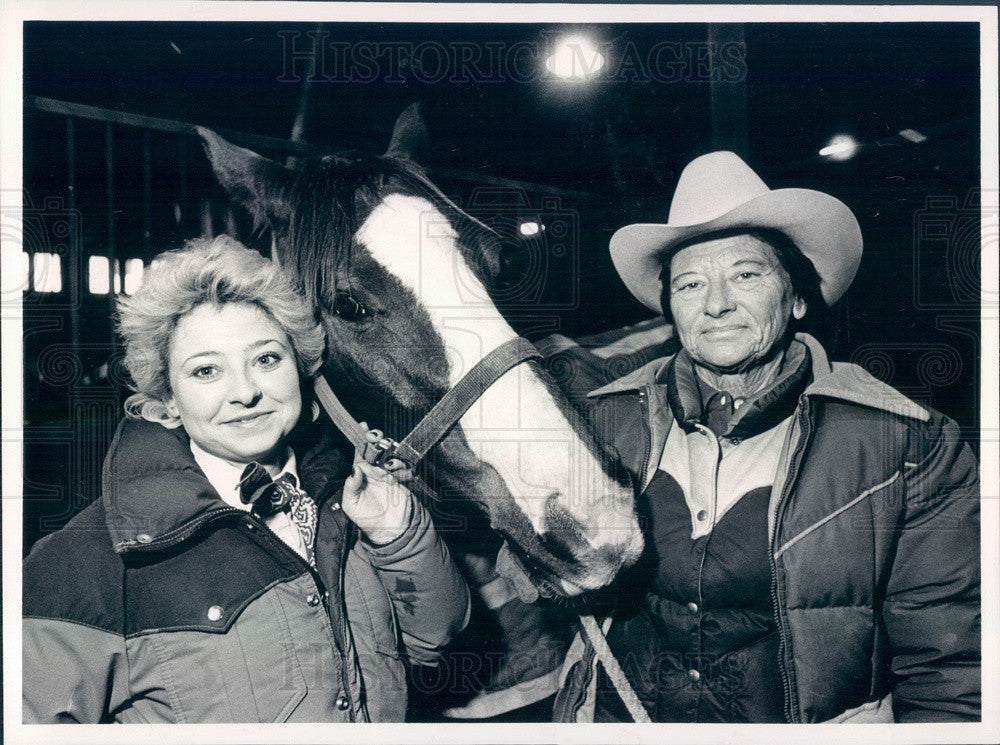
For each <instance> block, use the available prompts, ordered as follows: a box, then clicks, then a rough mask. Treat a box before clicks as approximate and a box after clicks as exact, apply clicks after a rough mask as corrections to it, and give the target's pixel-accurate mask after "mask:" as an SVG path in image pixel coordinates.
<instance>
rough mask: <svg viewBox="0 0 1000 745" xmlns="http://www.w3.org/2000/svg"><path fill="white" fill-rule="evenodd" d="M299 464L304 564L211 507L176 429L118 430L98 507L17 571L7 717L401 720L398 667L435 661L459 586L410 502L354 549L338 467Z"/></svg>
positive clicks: (254, 528) (316, 460) (325, 454)
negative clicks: (311, 534)
mask: <svg viewBox="0 0 1000 745" xmlns="http://www.w3.org/2000/svg"><path fill="white" fill-rule="evenodd" d="M331 461H333V462H331ZM299 463H300V466H299V476H300V478H301V481H302V484H303V487H304V488H305V489H306V491H307V492H308V493H310V494H311V495H313V496H314V498H315V499H316V501H317V503H318V506H319V522H318V527H317V538H316V551H315V555H316V564H317V566H316V568H315V569H313V568H312V567H311V566H310V565H309V564H308V563H307V562H305V561H303V560H302V559H301V558H300V557H299V556H298V554H296V553H295V552H294V551H293V550H292V549H291V548H289V547H288V546H287V545H286V544H285V543H284V542H283V541H282V540H281V539H279V538H278V537H277V536H276V535H275V534H274V533H273V532H272V531H271V530H270V529H269V528H268V527H267V526H266V525H265V524H264V522H263V521H261V520H260V519H258V518H256V517H255V516H252V515H250V514H249V513H246V512H243V511H241V510H238V509H235V508H232V507H229V506H228V505H226V504H225V503H224V502H223V501H222V500H221V498H220V497H219V496H218V495H217V494H216V493H215V492H214V490H213V489H212V487H211V486H210V485H209V482H208V481H207V480H206V478H205V476H204V475H203V474H202V472H201V471H200V470H199V468H198V467H197V465H196V464H195V461H194V459H193V457H192V455H191V451H190V449H189V446H188V442H187V438H186V435H185V434H184V432H183V430H167V429H164V428H163V427H161V426H159V425H157V424H153V423H149V422H141V421H128V420H126V421H123V422H122V423H121V425H120V426H119V428H118V431H117V433H116V435H115V438H114V441H113V443H112V445H111V448H110V450H109V453H108V456H107V458H106V460H105V464H104V473H103V480H104V491H103V497H102V498H101V499H99V500H98V501H96V502H94V503H93V504H91V505H90V506H89V507H87V508H86V509H84V510H83V511H82V512H81V513H80V514H79V515H77V516H76V517H75V518H74V519H73V520H72V521H70V522H69V523H68V524H67V525H66V526H65V527H64V528H63V529H62V530H60V531H58V532H57V533H54V534H52V535H50V536H47V537H46V538H44V539H42V540H41V541H39V542H38V543H37V544H36V545H35V547H34V548H33V550H32V552H31V554H30V555H29V556H28V558H27V559H26V560H25V563H24V603H23V615H24V621H23V630H24V631H23V661H24V668H23V670H24V673H23V675H24V677H23V681H24V695H23V701H24V721H25V722H26V723H59V722H90V723H96V722H283V721H300V722H303V721H304V722H337V721H369V720H370V721H401V720H402V719H403V717H404V715H405V712H406V705H407V691H406V675H405V670H404V663H405V662H407V661H408V662H411V663H423V664H433V663H435V661H436V659H437V653H438V650H439V649H440V648H441V647H442V646H443V645H445V644H446V643H447V642H448V641H449V639H450V638H451V637H452V636H453V635H454V634H456V633H458V632H459V631H460V630H461V629H462V627H463V626H464V624H465V623H466V620H467V615H468V608H469V595H468V589H467V587H466V585H465V582H464V580H462V579H461V577H460V576H459V575H458V573H457V571H456V570H455V568H454V566H453V564H452V562H451V559H450V557H449V554H448V550H447V548H445V546H444V544H443V543H442V541H441V540H440V539H439V538H438V536H437V534H436V533H435V531H434V529H433V526H432V524H431V521H430V517H429V516H428V514H427V512H426V510H424V509H423V508H422V507H418V508H417V509H415V510H414V511H413V519H412V521H411V523H410V525H409V526H408V527H407V529H406V530H405V531H404V533H403V534H402V535H401V536H400V537H399V538H397V539H396V540H394V541H393V542H391V543H389V544H387V545H384V546H374V545H371V544H367V543H366V542H365V541H364V540H361V539H359V538H358V535H357V530H356V529H355V528H354V527H353V525H352V524H351V523H350V522H349V521H348V520H347V518H346V517H345V516H344V513H343V511H342V510H341V509H340V508H339V504H338V499H339V496H338V495H339V487H340V486H341V485H342V483H343V480H342V478H340V479H338V478H335V476H336V475H337V474H338V471H339V472H340V474H339V475H341V476H342V475H343V470H344V468H343V467H344V465H345V463H344V461H343V460H340V461H337V458H336V453H335V452H334V451H330V450H329V449H324V448H317V449H316V450H315V451H314V452H311V453H309V454H307V455H305V456H304V457H300V459H299Z"/></svg>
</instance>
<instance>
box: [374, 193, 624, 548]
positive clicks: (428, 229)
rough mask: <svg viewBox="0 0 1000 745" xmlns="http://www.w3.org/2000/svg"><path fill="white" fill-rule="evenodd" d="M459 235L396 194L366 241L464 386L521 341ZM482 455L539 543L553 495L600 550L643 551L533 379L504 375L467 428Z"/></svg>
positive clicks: (417, 201) (601, 477) (607, 487)
mask: <svg viewBox="0 0 1000 745" xmlns="http://www.w3.org/2000/svg"><path fill="white" fill-rule="evenodd" d="M457 239H458V236H457V235H456V233H455V231H454V229H453V228H452V227H451V225H450V224H449V223H448V221H447V219H446V218H445V217H444V215H442V214H441V213H440V212H439V211H438V210H437V209H436V208H435V207H434V206H433V205H432V204H431V203H430V202H428V201H427V200H424V199H421V198H419V197H413V196H405V195H401V194H393V195H390V196H389V197H387V198H386V199H385V201H384V202H383V203H382V204H381V205H379V206H378V207H376V208H375V209H374V210H373V211H372V212H371V214H370V215H369V217H368V219H367V220H365V222H364V224H363V225H362V226H361V229H360V230H359V231H358V234H357V240H358V242H359V243H361V244H362V245H363V246H364V247H365V248H366V249H367V250H368V251H369V252H370V253H371V255H372V257H373V258H374V259H375V260H376V261H378V262H379V264H381V265H382V266H383V268H385V269H386V271H388V272H389V273H390V274H392V275H393V276H395V277H396V278H397V279H398V280H399V281H400V282H401V283H402V284H403V285H404V286H405V287H407V288H409V289H410V290H412V291H413V293H414V294H415V295H416V296H417V298H419V300H420V302H421V304H422V306H423V307H424V309H425V310H426V311H427V313H428V315H429V316H430V318H431V322H432V323H433V325H434V327H435V329H436V330H437V332H438V333H439V334H440V335H441V338H442V339H443V340H444V343H445V347H446V349H447V352H448V361H449V377H450V382H451V385H455V383H457V382H458V381H459V380H460V379H461V378H462V376H463V375H464V374H465V373H466V372H468V371H469V370H470V369H471V368H472V367H473V366H474V365H475V364H476V363H477V362H479V360H481V359H482V358H483V357H484V356H486V355H487V354H488V353H489V352H490V351H492V350H493V349H495V348H496V347H498V346H499V345H500V344H502V343H504V342H505V341H507V340H509V339H512V338H513V337H514V336H516V334H515V333H514V330H513V329H512V328H511V327H510V325H509V324H508V323H507V322H506V321H505V320H504V318H503V317H502V316H501V315H500V313H499V312H498V311H497V309H496V307H495V306H494V305H493V303H492V301H490V299H489V295H488V294H487V292H486V290H485V288H484V287H483V286H482V283H480V282H479V280H478V279H477V278H476V277H475V275H474V274H473V273H472V272H471V271H470V270H469V268H468V267H467V265H466V264H465V261H464V259H463V257H462V255H461V253H460V251H459V249H458V246H457ZM460 424H461V425H462V430H463V432H464V433H465V435H466V437H467V439H468V440H469V443H470V445H471V446H472V448H473V450H474V451H475V452H476V453H477V455H478V456H479V457H480V458H481V459H482V460H483V461H485V462H486V463H489V464H490V465H491V466H493V467H494V468H495V469H496V470H497V472H498V473H499V474H500V475H501V476H502V477H503V479H504V480H505V482H506V484H507V487H508V489H509V490H510V491H511V493H512V494H513V496H514V499H515V500H516V502H517V504H518V505H519V507H520V508H521V509H522V510H523V511H524V513H525V514H526V515H527V517H528V518H529V519H530V520H531V523H532V526H533V527H534V529H535V530H536V531H537V532H538V533H544V532H545V531H546V529H547V526H546V523H545V513H544V510H545V505H546V502H547V500H548V499H549V497H550V496H551V495H553V494H555V495H556V496H557V499H558V502H559V503H560V504H561V505H562V506H563V507H565V508H566V510H568V511H569V512H570V513H571V514H572V515H573V516H574V517H575V518H577V520H578V521H579V522H580V524H581V525H582V526H585V530H586V537H587V540H588V541H589V542H590V544H591V546H592V547H594V548H598V547H601V546H617V547H620V546H622V544H626V543H627V544H629V545H630V546H633V545H635V544H636V542H637V541H639V540H640V539H639V537H638V529H637V526H636V523H635V519H634V516H633V513H632V506H631V495H630V494H628V493H626V490H625V489H623V487H621V486H619V485H618V484H616V483H615V482H614V481H613V480H612V479H610V478H609V477H608V476H607V475H606V474H605V473H604V471H603V469H602V468H601V465H600V463H599V462H598V461H597V459H596V458H595V457H594V456H593V455H592V454H591V453H590V450H589V449H588V447H587V445H586V444H585V443H584V442H583V441H582V440H581V439H580V437H579V436H578V435H577V433H576V431H575V430H574V429H573V427H572V425H571V424H570V422H569V420H567V419H566V417H565V416H564V415H563V413H562V411H560V410H559V407H558V406H557V404H556V402H555V400H554V399H553V398H552V395H551V394H550V393H549V391H548V390H547V389H546V387H545V385H544V383H543V382H542V381H541V380H540V379H539V377H538V376H537V375H536V374H535V372H534V371H533V370H531V369H530V368H529V367H527V366H526V365H520V366H518V367H515V368H514V369H512V370H510V371H509V372H507V373H506V374H505V375H503V376H502V377H501V378H500V379H499V380H498V381H497V382H496V383H495V384H494V385H492V386H491V387H490V388H489V389H488V390H487V391H486V392H485V393H484V394H483V396H482V397H481V398H480V399H479V401H478V402H476V404H475V405H474V406H473V407H472V408H471V409H470V410H469V411H468V412H467V413H466V414H465V415H464V416H463V417H462V419H461V420H460Z"/></svg>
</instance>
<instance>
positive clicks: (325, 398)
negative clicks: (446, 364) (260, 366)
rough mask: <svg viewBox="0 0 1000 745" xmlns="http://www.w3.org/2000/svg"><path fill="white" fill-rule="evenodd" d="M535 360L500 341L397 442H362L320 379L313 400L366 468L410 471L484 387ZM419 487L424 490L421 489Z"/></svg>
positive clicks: (520, 343) (523, 345) (527, 346)
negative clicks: (396, 465) (399, 466)
mask: <svg viewBox="0 0 1000 745" xmlns="http://www.w3.org/2000/svg"><path fill="white" fill-rule="evenodd" d="M541 358H542V355H541V354H539V352H538V350H537V349H535V347H534V345H532V344H531V342H529V341H528V340H527V339H523V338H521V337H519V336H518V337H515V338H513V339H511V340H510V341H507V342H504V343H503V344H501V345H500V346H499V347H497V348H496V349H494V350H493V351H492V352H490V353H489V354H487V355H486V356H485V357H483V359H481V360H480V361H479V362H477V363H476V365H475V366H474V367H473V368H472V369H471V370H469V372H467V373H466V374H465V375H463V376H462V379H461V380H459V381H458V383H456V384H455V387H454V388H451V389H450V390H449V391H448V392H447V393H445V395H444V397H443V398H442V399H441V400H440V401H438V402H437V403H436V404H435V405H434V406H433V407H432V408H431V410H430V411H428V412H427V414H426V415H424V418H423V419H421V420H420V422H419V423H418V424H417V426H416V427H414V428H413V429H412V430H410V433H409V434H408V435H406V437H404V438H403V439H402V440H400V441H398V442H397V441H396V440H393V439H392V438H389V437H383V438H382V439H381V440H379V441H378V442H375V443H371V442H368V440H367V439H366V437H365V435H366V433H367V430H366V429H365V428H364V427H362V426H361V424H360V423H359V422H358V420H357V419H355V418H354V417H353V416H351V415H350V413H348V411H347V409H346V408H344V405H343V404H342V403H341V402H340V399H338V398H337V396H336V394H334V392H333V390H331V388H330V385H329V383H327V382H326V379H325V378H324V377H323V376H322V375H320V376H319V377H318V378H317V379H316V386H315V387H316V396H317V398H319V401H320V403H321V404H323V408H324V409H326V413H327V414H329V415H330V418H331V419H332V420H333V423H334V424H336V425H337V428H338V429H339V430H340V431H341V432H342V433H343V434H344V436H345V437H346V438H347V439H348V440H350V441H351V442H352V443H353V444H354V446H355V447H356V448H357V449H358V450H359V451H360V452H361V457H362V458H364V459H365V460H366V461H367V462H368V463H371V464H372V465H377V466H384V465H385V464H386V463H387V462H388V461H389V460H391V459H393V458H395V459H396V460H399V461H400V462H402V463H403V467H404V468H414V467H415V466H416V465H417V464H418V463H419V462H420V461H421V460H423V459H424V456H425V455H427V453H428V452H429V451H430V449H431V448H433V447H434V446H435V445H436V444H437V443H438V442H440V441H441V438H442V437H444V436H445V434H446V433H447V432H448V430H450V429H451V428H452V427H454V426H455V424H456V423H457V422H458V420H459V419H461V418H462V415H463V414H465V412H467V411H468V410H469V409H470V408H471V407H472V405H473V404H474V403H476V401H478V400H479V399H480V398H481V397H482V395H483V393H485V392H486V389H487V388H489V387H490V386H491V385H493V384H494V383H496V382H497V381H498V380H499V379H500V378H501V377H502V376H503V375H504V374H505V373H506V372H508V371H509V370H511V369H513V368H515V367H517V366H518V365H520V364H521V363H523V362H527V361H528V360H533V359H535V360H539V359H541ZM394 470H396V469H394ZM416 478H417V477H416V476H414V479H416ZM423 487H424V488H425V489H427V490H430V487H427V486H426V484H424V485H423Z"/></svg>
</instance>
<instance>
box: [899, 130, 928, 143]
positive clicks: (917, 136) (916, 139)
mask: <svg viewBox="0 0 1000 745" xmlns="http://www.w3.org/2000/svg"><path fill="white" fill-rule="evenodd" d="M899 136H900V137H902V138H903V139H904V140H909V141H910V142H913V143H917V144H919V143H921V142H923V141H924V140H926V139H927V135H924V134H921V133H920V132H918V131H917V130H915V129H901V130H899Z"/></svg>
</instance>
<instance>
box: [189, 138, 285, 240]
mask: <svg viewBox="0 0 1000 745" xmlns="http://www.w3.org/2000/svg"><path fill="white" fill-rule="evenodd" d="M195 129H196V130H197V132H198V136H199V137H201V140H202V144H203V145H204V146H205V154H206V155H207V156H208V160H209V162H210V163H211V164H212V170H213V171H215V176H216V178H218V179H219V183H220V184H222V186H223V188H225V190H226V191H227V192H229V196H230V197H231V198H232V199H233V200H234V201H236V202H239V203H240V204H242V205H243V206H244V207H246V208H247V210H248V211H249V212H250V214H251V215H253V218H254V222H255V223H257V224H258V225H260V224H265V223H266V224H267V225H269V226H270V227H272V228H273V227H274V226H275V223H280V222H287V220H288V215H289V214H290V208H289V207H288V204H287V202H286V201H285V199H284V198H283V196H282V195H283V194H284V188H283V187H284V186H285V185H287V184H288V182H289V181H290V179H291V175H292V174H291V172H290V171H289V170H288V169H287V168H285V167H283V166H281V165H279V164H278V163H275V162H274V161H273V160H268V159H267V158H264V157H262V156H260V155H258V154H257V153H255V152H253V151H252V150H247V149H245V148H242V147H237V146H236V145H234V144H232V143H231V142H228V141H226V140H224V139H223V138H221V137H219V135H217V134H216V133H215V132H213V131H212V130H210V129H205V128H204V127H196V128H195Z"/></svg>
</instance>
